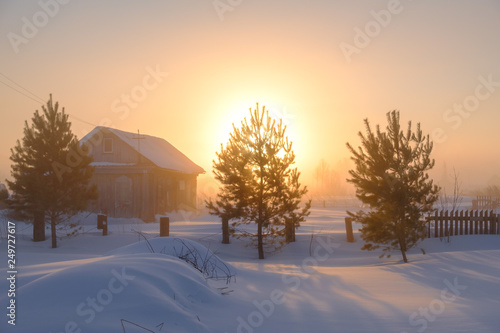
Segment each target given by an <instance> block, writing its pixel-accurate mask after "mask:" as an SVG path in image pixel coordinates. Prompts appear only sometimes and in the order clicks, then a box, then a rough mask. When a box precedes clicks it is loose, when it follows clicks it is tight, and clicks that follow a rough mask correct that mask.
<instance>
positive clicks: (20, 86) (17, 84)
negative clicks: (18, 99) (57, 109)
mask: <svg viewBox="0 0 500 333" xmlns="http://www.w3.org/2000/svg"><path fill="white" fill-rule="evenodd" d="M0 75H1V76H3V77H4V78H6V79H7V80H9V81H10V82H12V83H14V84H15V85H16V86H18V87H19V88H21V89H23V90H24V91H26V92H28V93H30V94H31V95H32V96H35V97H36V98H37V99H38V100H40V101H43V98H41V97H40V96H38V95H36V94H35V93H33V92H32V91H31V90H28V89H26V88H24V87H23V86H22V85H20V84H19V83H17V82H16V81H14V80H12V79H11V78H9V77H7V75H5V74H3V73H0Z"/></svg>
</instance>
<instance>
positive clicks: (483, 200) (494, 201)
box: [472, 195, 500, 209]
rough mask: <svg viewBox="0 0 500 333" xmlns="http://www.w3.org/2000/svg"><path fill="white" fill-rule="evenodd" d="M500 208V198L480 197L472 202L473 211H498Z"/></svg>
mask: <svg viewBox="0 0 500 333" xmlns="http://www.w3.org/2000/svg"><path fill="white" fill-rule="evenodd" d="M498 206H500V198H497V197H491V196H485V195H478V196H477V197H476V199H475V200H472V209H496V208H497V207H498Z"/></svg>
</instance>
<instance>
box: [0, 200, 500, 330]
mask: <svg viewBox="0 0 500 333" xmlns="http://www.w3.org/2000/svg"><path fill="white" fill-rule="evenodd" d="M345 210H346V208H345V207H340V208H324V209H321V208H313V209H312V213H311V215H310V216H309V218H308V219H307V222H306V223H303V225H302V226H301V227H300V228H299V229H298V230H297V241H296V243H293V244H290V245H288V246H286V247H284V248H283V249H282V250H281V251H279V252H277V253H273V254H267V256H266V259H265V260H258V259H257V250H256V249H254V248H251V247H245V246H244V243H243V242H242V241H240V240H236V239H233V238H232V239H231V244H229V245H223V244H220V239H221V227H220V222H218V220H217V219H216V218H214V217H212V216H209V215H204V216H200V217H195V218H190V221H185V219H183V218H182V216H181V215H182V214H178V216H173V217H171V223H170V236H171V237H169V238H157V237H158V235H159V224H158V223H149V224H144V223H142V222H140V221H137V220H125V219H111V218H109V219H108V228H109V231H108V233H109V234H108V236H102V233H101V231H100V230H97V229H96V228H95V221H96V218H95V215H90V216H88V217H86V219H85V221H83V223H82V224H83V232H82V233H80V234H79V235H78V236H76V237H73V238H64V239H63V240H62V241H60V242H59V248H57V249H51V248H50V239H47V241H45V242H40V243H34V242H31V240H30V239H31V233H32V230H31V227H30V225H29V224H24V223H17V224H16V232H17V233H16V260H17V261H16V263H17V271H18V274H17V280H16V297H15V300H16V321H15V322H16V325H15V326H12V325H9V324H8V320H9V317H8V316H7V313H8V309H7V306H8V302H9V298H8V296H7V291H8V290H9V281H8V280H7V279H6V278H5V277H6V276H7V251H6V249H7V241H6V239H5V238H6V237H5V235H6V233H5V231H6V230H5V229H6V224H7V221H6V219H4V218H2V220H1V221H0V228H1V234H0V235H2V237H1V240H0V247H1V254H2V256H3V258H2V260H0V269H1V271H2V276H3V277H4V278H2V280H1V281H0V305H1V308H2V309H3V310H2V312H3V315H2V317H1V318H2V319H1V321H0V332H46V333H60V332H71V333H73V332H75V333H76V332H93V333H101V332H102V333H109V332H126V333H139V332H165V333H166V332H221V333H224V332H228V333H229V332H244V333H250V332H340V333H342V332H380V333H387V332H396V333H401V332H407V333H410V332H440V333H441V332H488V333H493V332H499V329H500V328H499V327H500V235H477V236H455V237H451V238H450V242H447V240H445V239H443V240H440V239H439V238H437V239H426V240H425V241H424V242H422V243H421V246H420V247H421V248H423V249H425V252H426V255H422V252H421V250H420V249H414V250H412V251H411V252H410V254H409V260H410V262H409V263H408V264H403V263H402V260H401V259H400V254H399V253H397V252H395V253H393V256H392V257H391V258H385V259H379V258H378V256H379V254H380V252H366V251H361V250H360V248H361V246H362V245H363V242H362V241H361V240H360V237H359V233H355V238H356V242H355V243H347V242H346V240H345V227H344V217H345V216H346V213H345ZM184 217H185V215H184ZM81 218H85V215H83V214H82V215H81ZM357 227H359V226H356V225H355V229H357ZM136 231H139V232H141V233H142V235H144V236H145V237H146V238H148V239H149V240H148V241H146V240H145V239H144V237H143V236H141V235H140V234H138V233H137V232H136ZM177 257H183V258H184V260H181V259H179V258H177ZM186 260H187V261H190V262H192V263H193V262H194V263H197V265H196V266H197V267H198V269H196V268H195V267H193V265H191V264H190V263H188V262H186ZM203 268H206V269H203ZM225 277H229V278H228V279H226V278H225ZM228 281H229V283H227V282H228Z"/></svg>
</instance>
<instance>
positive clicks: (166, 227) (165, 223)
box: [160, 216, 170, 237]
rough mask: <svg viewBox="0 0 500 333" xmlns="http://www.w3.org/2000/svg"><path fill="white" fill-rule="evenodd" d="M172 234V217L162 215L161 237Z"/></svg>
mask: <svg viewBox="0 0 500 333" xmlns="http://www.w3.org/2000/svg"><path fill="white" fill-rule="evenodd" d="M168 236H170V218H168V217H166V216H162V217H160V237H168Z"/></svg>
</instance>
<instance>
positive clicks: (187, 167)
mask: <svg viewBox="0 0 500 333" xmlns="http://www.w3.org/2000/svg"><path fill="white" fill-rule="evenodd" d="M99 131H109V132H111V133H113V134H114V135H116V136H117V137H118V138H120V140H122V141H123V142H125V143H126V144H128V145H129V146H130V147H132V149H134V150H135V151H137V152H139V141H140V152H139V153H140V154H141V155H142V156H144V157H145V158H147V159H148V160H150V161H151V162H153V163H154V164H156V165H157V166H158V167H160V168H164V169H169V170H174V171H178V172H182V173H188V174H200V173H204V172H205V170H203V168H202V167H200V166H199V165H197V164H195V163H194V162H193V161H191V160H190V159H189V158H188V157H187V156H186V155H184V154H183V153H182V152H180V151H179V150H178V149H177V148H175V147H174V146H172V145H171V144H170V143H169V142H168V141H166V140H165V139H162V138H158V137H155V136H151V135H144V134H141V140H137V133H131V132H125V131H121V130H117V129H115V128H110V127H104V126H97V127H96V128H94V129H93V130H92V131H90V132H89V133H88V134H87V135H85V136H84V137H83V138H82V139H81V140H80V142H87V141H88V140H90V139H91V138H92V137H93V136H94V135H96V134H97V133H98V132H99ZM134 138H135V139H134Z"/></svg>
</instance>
